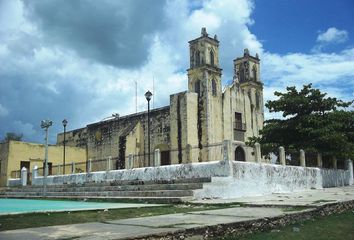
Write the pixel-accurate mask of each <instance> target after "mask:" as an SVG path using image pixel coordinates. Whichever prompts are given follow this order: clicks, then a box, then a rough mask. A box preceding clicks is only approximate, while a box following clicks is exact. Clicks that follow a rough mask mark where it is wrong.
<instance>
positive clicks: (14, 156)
mask: <svg viewBox="0 0 354 240" xmlns="http://www.w3.org/2000/svg"><path fill="white" fill-rule="evenodd" d="M1 145H4V147H0V150H1V154H0V155H1V156H4V157H7V159H2V158H1V162H2V166H6V174H4V175H1V180H0V183H1V186H5V185H6V182H7V179H8V178H10V177H11V172H12V171H17V170H20V163H21V161H29V162H30V171H31V172H32V168H33V167H34V166H35V165H37V166H38V167H42V166H43V162H44V154H45V147H44V145H43V144H36V143H28V142H20V141H10V142H9V143H3V144H1ZM5 145H8V148H7V149H6V146H5ZM65 151H66V160H65V163H66V164H69V163H71V162H75V163H79V162H86V149H84V148H78V147H68V146H66V147H65ZM48 162H51V163H52V164H53V166H55V165H60V164H63V146H57V145H52V146H49V148H48ZM69 168H70V167H66V172H67V173H69V172H70V171H71V169H69ZM1 171H3V168H1Z"/></svg>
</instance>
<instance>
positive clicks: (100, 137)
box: [57, 106, 170, 168]
mask: <svg viewBox="0 0 354 240" xmlns="http://www.w3.org/2000/svg"><path fill="white" fill-rule="evenodd" d="M127 139H128V141H127ZM147 139H148V132H147V112H140V113H137V114H131V115H127V116H123V117H116V118H113V119H109V120H107V121H101V122H97V123H94V124H90V125H87V127H86V128H83V129H78V130H74V131H69V132H67V133H66V140H67V145H71V146H81V145H85V146H86V147H87V152H88V158H89V159H92V160H98V159H106V158H108V157H112V158H119V159H120V163H119V164H121V165H120V167H119V168H121V167H124V165H125V158H126V157H128V154H129V153H137V154H139V155H142V156H140V157H139V159H140V161H139V163H138V164H137V166H140V167H141V166H147V156H144V155H147V154H148V140H147ZM134 140H135V141H134ZM150 141H151V142H150V148H151V149H150V152H151V154H152V153H153V151H154V149H155V148H158V146H159V145H161V144H165V145H167V146H169V144H170V108H169V106H167V107H163V108H159V109H152V110H151V111H150ZM57 142H58V144H62V143H63V133H61V134H59V135H58V137H57ZM135 148H136V149H135ZM134 149H135V150H134Z"/></svg>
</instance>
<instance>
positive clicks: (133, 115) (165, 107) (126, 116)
mask: <svg viewBox="0 0 354 240" xmlns="http://www.w3.org/2000/svg"><path fill="white" fill-rule="evenodd" d="M169 109H170V106H164V107H160V108H154V109H150V114H153V113H155V112H159V111H166V110H169ZM147 112H148V111H143V112H138V113H132V114H128V115H125V116H121V117H117V118H112V119H107V120H102V121H99V122H95V123H91V124H88V125H87V126H86V127H93V126H97V125H100V124H103V123H108V122H115V121H119V120H125V119H127V118H133V117H138V116H141V115H144V114H147Z"/></svg>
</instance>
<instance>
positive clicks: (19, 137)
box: [1, 132, 23, 142]
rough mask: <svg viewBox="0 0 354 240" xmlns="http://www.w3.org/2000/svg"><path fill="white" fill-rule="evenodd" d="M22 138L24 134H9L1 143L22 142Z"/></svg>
mask: <svg viewBox="0 0 354 240" xmlns="http://www.w3.org/2000/svg"><path fill="white" fill-rule="evenodd" d="M22 138H23V134H22V133H14V132H8V133H6V134H5V137H4V138H3V140H2V141H1V142H9V141H11V140H14V141H21V140H22Z"/></svg>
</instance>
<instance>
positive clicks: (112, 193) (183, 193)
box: [6, 190, 193, 197]
mask: <svg viewBox="0 0 354 240" xmlns="http://www.w3.org/2000/svg"><path fill="white" fill-rule="evenodd" d="M42 195H43V192H8V193H6V196H11V197H15V196H23V197H26V196H28V197H31V196H42ZM46 195H47V196H48V197H52V196H58V195H60V196H79V197H86V196H93V197H105V196H106V197H184V196H193V191H192V190H164V191H100V192H61V193H59V194H58V193H57V192H50V191H47V194H46Z"/></svg>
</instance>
